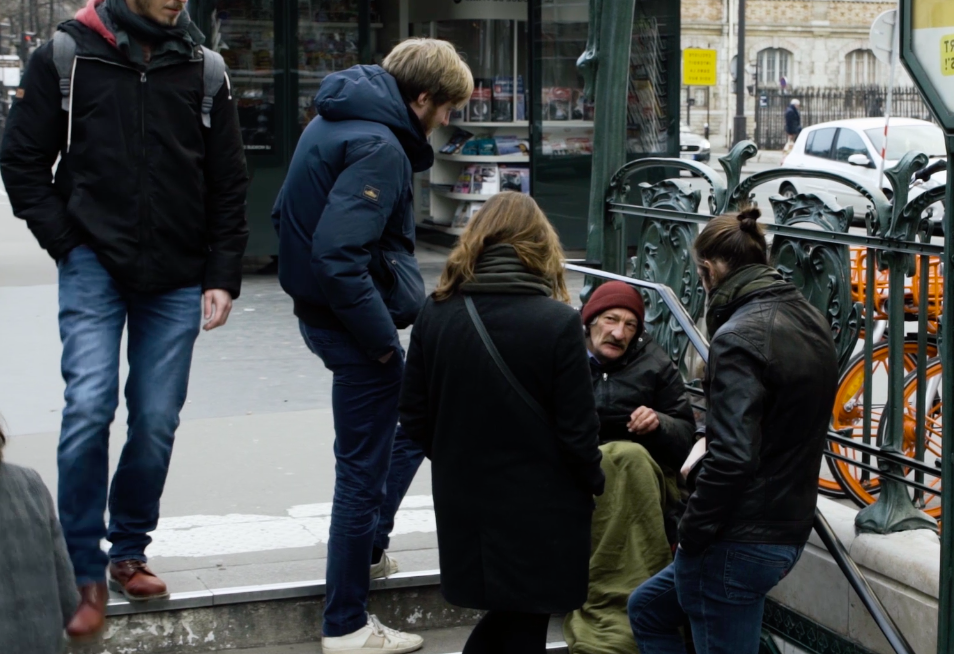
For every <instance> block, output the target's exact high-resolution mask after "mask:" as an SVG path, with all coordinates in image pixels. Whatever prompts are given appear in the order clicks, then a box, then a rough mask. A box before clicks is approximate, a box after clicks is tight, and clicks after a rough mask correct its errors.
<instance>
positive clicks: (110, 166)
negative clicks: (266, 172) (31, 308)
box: [0, 0, 248, 637]
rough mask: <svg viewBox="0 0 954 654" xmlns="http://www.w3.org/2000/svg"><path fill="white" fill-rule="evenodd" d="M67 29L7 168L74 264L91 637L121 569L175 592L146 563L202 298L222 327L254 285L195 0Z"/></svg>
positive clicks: (73, 434) (62, 482)
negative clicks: (119, 425)
mask: <svg viewBox="0 0 954 654" xmlns="http://www.w3.org/2000/svg"><path fill="white" fill-rule="evenodd" d="M59 30H61V31H62V32H63V33H65V35H68V37H69V38H67V39H66V40H67V41H68V42H71V43H73V44H75V50H73V51H72V52H71V54H72V55H73V56H72V57H71V59H72V60H71V61H67V62H66V63H67V66H66V70H69V71H71V73H70V76H69V77H68V78H66V79H64V78H63V73H62V70H63V69H64V67H63V65H62V64H63V61H62V58H63V52H64V51H65V50H63V49H62V48H61V49H59V50H57V49H56V48H57V47H61V46H62V43H63V42H64V41H62V40H59V41H58V43H57V44H56V45H54V42H53V41H51V42H50V43H47V44H45V45H43V46H41V47H40V48H39V49H38V50H37V51H36V53H34V55H33V57H32V58H31V60H30V64H29V67H28V69H27V72H26V75H25V76H24V78H23V82H22V84H21V86H20V88H19V89H18V90H17V94H16V95H17V100H16V103H15V104H14V106H13V109H12V111H11V114H10V119H9V121H8V123H7V127H6V132H5V134H4V140H3V146H2V152H0V170H2V174H3V181H4V184H5V186H6V190H7V193H8V194H9V196H10V201H11V203H12V205H13V210H14V213H15V214H16V215H17V216H18V217H20V218H23V219H24V220H26V221H27V224H28V226H29V228H30V229H31V231H32V232H33V234H34V235H35V236H36V238H37V241H39V243H40V245H41V246H42V247H43V248H44V249H46V250H47V252H49V254H50V256H51V257H53V259H55V260H56V264H57V268H58V270H59V301H60V313H59V322H60V336H61V338H62V341H63V358H62V372H63V377H64V379H65V381H66V408H65V410H64V412H63V422H62V429H61V433H60V445H59V452H58V464H59V510H60V519H61V521H62V524H63V531H64V534H65V536H66V541H67V544H68V546H69V551H70V556H71V558H72V561H73V567H74V570H75V573H76V578H77V583H78V585H79V587H80V593H81V596H82V603H81V604H80V607H79V609H78V611H77V613H76V615H75V616H74V618H73V620H72V622H71V623H70V625H69V627H68V633H69V634H70V636H72V637H88V636H91V635H93V634H95V633H96V632H98V631H99V630H100V629H101V628H102V626H103V623H104V608H105V602H106V595H107V591H106V567H107V563H108V564H109V576H110V581H111V583H112V584H113V586H114V587H115V588H117V589H118V590H121V591H122V592H123V593H125V594H126V596H127V597H129V598H130V599H133V600H147V599H152V598H155V597H163V596H165V595H167V594H168V591H167V589H166V586H165V584H164V583H163V582H162V581H161V580H160V579H158V578H157V577H156V576H155V575H154V574H152V572H150V571H149V569H148V568H147V567H146V564H145V562H146V556H145V549H146V546H147V545H148V544H149V542H150V540H151V539H150V537H149V536H148V533H149V532H151V531H152V530H153V529H155V527H156V523H157V521H158V518H159V499H160V497H161V495H162V490H163V486H164V484H165V480H166V473H167V470H168V466H169V459H170V456H171V453H172V443H173V439H174V436H175V430H176V427H177V426H178V424H179V412H180V410H181V409H182V406H183V404H184V402H185V398H186V389H187V385H188V379H189V369H190V366H191V361H192V349H193V345H194V343H195V339H196V337H197V336H198V333H199V327H200V323H201V320H202V314H203V305H204V315H205V319H206V320H207V322H206V323H205V329H206V330H209V329H215V328H216V327H219V326H221V325H223V324H225V321H226V319H227V318H228V315H229V310H230V309H231V306H232V300H233V299H234V298H236V297H238V294H239V287H240V285H241V262H242V255H243V252H244V250H245V245H246V241H247V239H248V230H247V227H246V222H245V194H246V188H247V184H248V177H247V173H246V168H245V156H244V152H243V146H242V141H241V134H240V131H239V124H238V113H237V110H236V107H235V103H234V101H233V100H232V98H231V94H230V91H229V85H228V83H227V80H225V79H222V80H217V81H220V82H225V83H222V84H221V88H220V90H219V91H218V93H217V94H216V95H215V96H214V98H211V100H212V103H211V110H210V111H209V108H208V107H203V104H204V103H203V98H204V94H205V91H206V84H205V81H206V80H205V78H206V73H205V66H204V63H203V62H204V58H205V57H212V58H214V57H218V55H215V54H214V53H211V52H210V51H205V50H203V49H202V48H201V47H200V44H201V42H202V39H203V36H202V34H201V32H199V31H198V30H197V29H196V28H195V27H194V26H193V25H192V24H191V22H190V20H189V16H188V14H186V13H185V11H184V3H183V2H181V1H180V0H128V2H127V0H90V3H89V4H88V5H87V6H86V8H84V9H83V10H81V11H80V12H79V13H78V14H77V16H76V19H75V20H71V21H68V22H66V23H64V24H63V25H61V26H60V27H59ZM61 38H62V37H57V39H61ZM67 52H68V51H67ZM58 64H59V66H58ZM221 70H222V71H223V72H222V75H223V76H224V67H222V68H221ZM204 108H205V110H206V113H204V112H203V109H204ZM206 119H208V126H206V125H205V124H204V123H205V122H206ZM58 157H59V158H60V159H59V163H58V164H57V165H56V174H55V178H54V176H53V173H52V170H53V166H54V164H56V162H57V158H58ZM127 324H128V359H129V378H128V381H127V383H126V388H125V395H126V402H127V407H128V410H129V420H128V436H127V441H126V444H125V446H124V448H123V452H122V456H121V458H120V460H119V467H118V469H117V471H116V474H115V476H114V477H113V480H112V487H111V488H110V489H109V498H108V500H109V501H108V504H109V513H110V522H109V529H108V531H107V529H106V526H105V524H104V521H103V514H104V511H105V509H106V504H107V483H108V481H109V480H108V466H109V460H108V439H109V426H110V423H111V422H112V420H113V416H114V413H115V409H116V406H117V404H118V393H119V356H120V342H121V339H122V335H123V328H124V326H125V325H127ZM103 538H106V539H108V540H109V541H110V542H111V543H112V547H111V549H110V551H109V555H108V557H107V555H106V554H105V553H104V552H103V551H102V550H101V549H100V543H101V541H102V539H103Z"/></svg>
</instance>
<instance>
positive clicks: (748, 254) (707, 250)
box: [692, 207, 768, 273]
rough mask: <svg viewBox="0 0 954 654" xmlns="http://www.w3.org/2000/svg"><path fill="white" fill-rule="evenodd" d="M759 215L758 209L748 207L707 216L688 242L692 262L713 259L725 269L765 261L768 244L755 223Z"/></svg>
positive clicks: (727, 270)
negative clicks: (691, 240) (740, 210)
mask: <svg viewBox="0 0 954 654" xmlns="http://www.w3.org/2000/svg"><path fill="white" fill-rule="evenodd" d="M761 216H762V212H761V211H759V210H758V209H757V208H756V207H752V208H750V209H746V210H745V211H742V212H740V213H730V214H725V215H724V216H719V217H718V218H713V219H712V220H710V221H709V223H708V224H707V225H706V227H705V229H703V230H702V233H701V234H699V236H697V237H696V240H695V243H693V244H692V249H693V250H694V252H695V257H696V262H697V263H702V262H703V261H717V262H719V263H721V264H722V265H724V266H725V271H726V272H727V273H731V272H732V271H734V270H737V269H739V268H741V267H742V266H748V265H751V264H762V265H766V264H767V263H768V246H767V245H766V244H765V232H764V231H762V226H761V225H759V223H758V219H759V218H760V217H761Z"/></svg>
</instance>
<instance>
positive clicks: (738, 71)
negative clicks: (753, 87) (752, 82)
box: [732, 0, 746, 145]
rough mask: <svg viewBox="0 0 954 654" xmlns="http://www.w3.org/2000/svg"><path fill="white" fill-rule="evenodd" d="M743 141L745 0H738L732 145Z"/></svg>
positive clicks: (744, 135) (744, 137) (744, 136)
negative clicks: (737, 39) (737, 42)
mask: <svg viewBox="0 0 954 654" xmlns="http://www.w3.org/2000/svg"><path fill="white" fill-rule="evenodd" d="M745 139H746V134H745V0H739V47H738V54H737V55H736V65H735V121H734V126H733V129H732V145H736V144H737V143H739V142H740V141H744V140H745Z"/></svg>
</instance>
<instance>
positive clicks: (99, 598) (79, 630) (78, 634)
mask: <svg viewBox="0 0 954 654" xmlns="http://www.w3.org/2000/svg"><path fill="white" fill-rule="evenodd" d="M79 592H80V604H79V607H78V608H77V609H76V613H74V614H73V619H72V620H70V623H69V625H68V626H67V627H66V633H67V635H69V637H70V638H71V639H72V640H75V641H78V642H83V641H86V640H92V639H93V638H95V637H96V636H98V635H99V633H100V632H101V631H102V630H103V627H105V626H106V601H107V600H108V599H109V591H108V590H107V589H106V582H105V581H101V582H99V583H95V584H86V585H85V586H80V588H79Z"/></svg>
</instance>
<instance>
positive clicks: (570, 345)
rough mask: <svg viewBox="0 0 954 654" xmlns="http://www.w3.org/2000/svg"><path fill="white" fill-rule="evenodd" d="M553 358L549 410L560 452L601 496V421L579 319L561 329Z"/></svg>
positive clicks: (571, 318) (595, 493)
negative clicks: (551, 411)
mask: <svg viewBox="0 0 954 654" xmlns="http://www.w3.org/2000/svg"><path fill="white" fill-rule="evenodd" d="M554 355H555V365H554V371H553V409H552V410H553V416H554V425H555V427H556V435H557V438H558V439H559V445H560V449H561V450H562V452H563V454H564V456H565V457H566V459H567V460H568V461H569V463H570V465H571V466H572V468H573V469H574V471H575V472H576V474H577V477H578V478H579V479H580V481H581V483H582V484H583V487H584V488H586V489H587V490H589V491H590V492H591V493H593V494H594V495H602V494H603V486H604V484H605V483H606V478H605V477H604V475H603V470H602V469H601V468H600V461H601V460H602V458H603V454H602V452H600V441H599V433H600V418H599V415H598V414H597V413H596V398H595V396H594V395H593V383H592V381H591V379H590V363H589V357H588V355H587V353H586V340H585V338H584V336H583V324H582V322H581V321H580V316H579V315H573V316H571V317H570V319H569V320H568V321H567V322H566V324H565V325H564V327H563V330H562V331H561V333H560V337H559V341H558V344H557V348H556V352H554Z"/></svg>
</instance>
